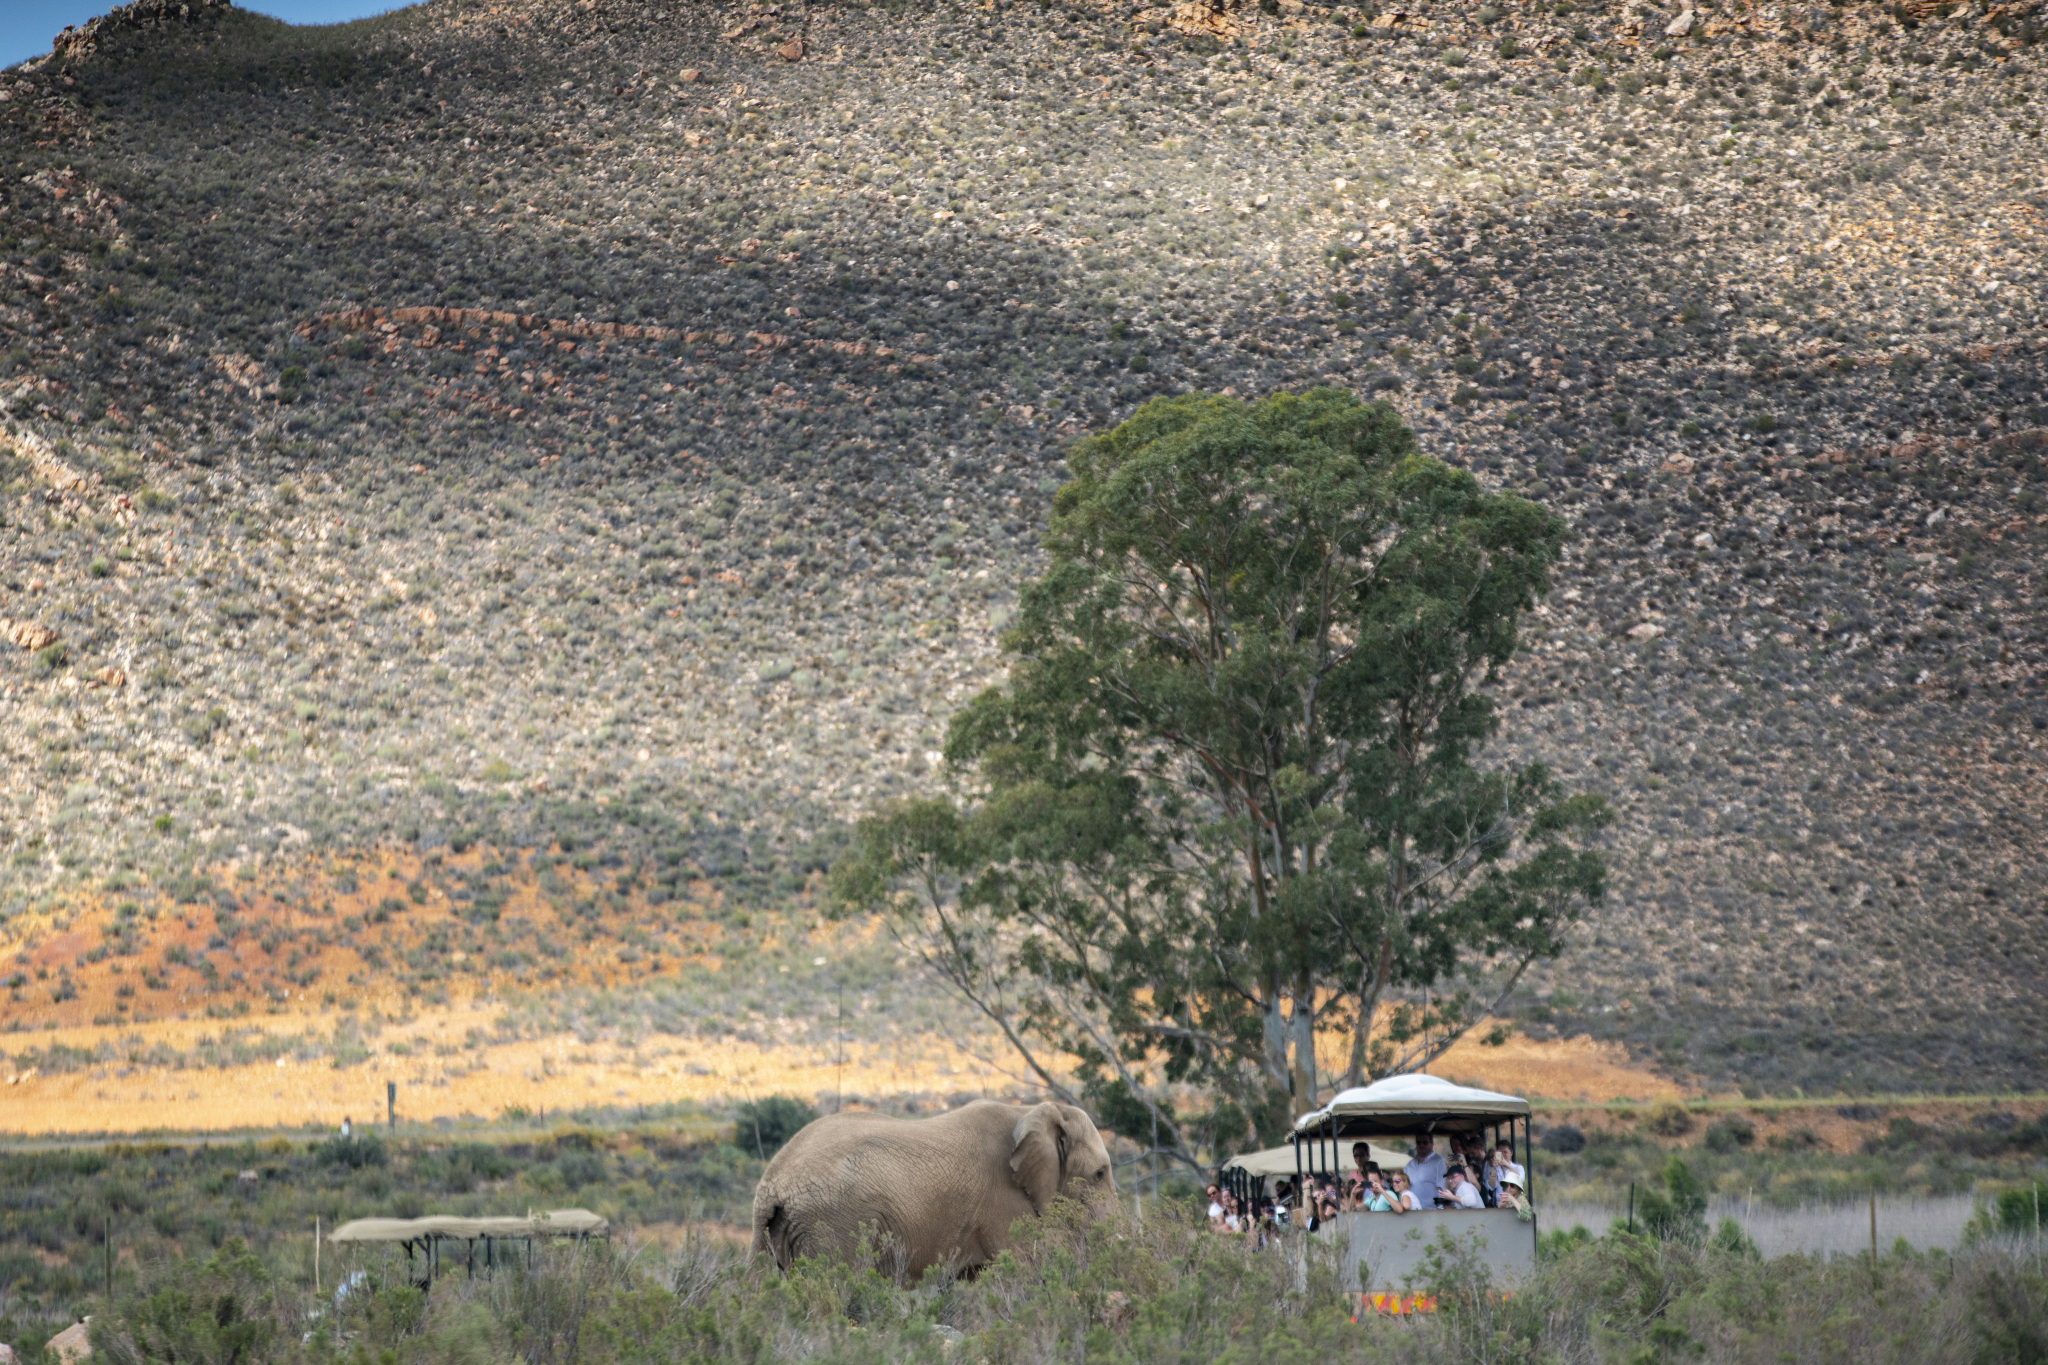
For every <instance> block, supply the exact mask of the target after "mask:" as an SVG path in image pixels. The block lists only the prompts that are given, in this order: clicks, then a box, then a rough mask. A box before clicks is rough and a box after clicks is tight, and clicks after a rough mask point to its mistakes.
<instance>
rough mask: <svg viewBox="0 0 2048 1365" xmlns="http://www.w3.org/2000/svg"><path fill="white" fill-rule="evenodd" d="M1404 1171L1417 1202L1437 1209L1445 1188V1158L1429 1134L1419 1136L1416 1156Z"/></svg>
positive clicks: (1416, 1141) (1424, 1206) (1426, 1207)
mask: <svg viewBox="0 0 2048 1365" xmlns="http://www.w3.org/2000/svg"><path fill="white" fill-rule="evenodd" d="M1402 1169H1403V1170H1404V1171H1406V1172H1407V1173H1408V1188H1409V1189H1411V1190H1413V1191H1415V1202H1416V1203H1417V1204H1420V1205H1421V1206H1422V1207H1423V1208H1425V1209H1433V1208H1435V1207H1436V1197H1437V1195H1438V1194H1440V1193H1442V1191H1443V1187H1444V1158H1443V1153H1441V1152H1439V1151H1437V1149H1436V1139H1435V1138H1433V1137H1431V1136H1430V1135H1429V1134H1427V1133H1422V1134H1420V1135H1418V1136H1417V1137H1416V1139H1415V1155H1414V1156H1412V1157H1410V1158H1409V1159H1408V1164H1407V1165H1406V1166H1404V1167H1402Z"/></svg>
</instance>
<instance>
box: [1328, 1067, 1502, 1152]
mask: <svg viewBox="0 0 2048 1365" xmlns="http://www.w3.org/2000/svg"><path fill="white" fill-rule="evenodd" d="M1528 1116H1529V1101H1527V1100H1525V1099H1522V1098H1520V1097H1518V1096H1515V1095H1501V1094H1496V1093H1495V1092H1493V1091H1491V1090H1475V1089H1473V1088H1472V1087H1471V1086H1467V1085H1453V1084H1451V1083H1450V1082H1449V1081H1447V1080H1444V1079H1443V1078H1442V1077H1440V1076H1421V1075H1412V1074H1411V1075H1406V1076H1388V1077H1386V1078H1384V1079H1382V1080H1377V1081H1374V1082H1373V1083H1372V1084H1371V1085H1364V1086H1356V1087H1353V1088H1352V1089H1350V1090H1345V1091H1341V1092H1339V1094H1338V1095H1337V1096H1336V1098H1334V1099H1332V1100H1331V1101H1330V1102H1329V1103H1328V1104H1326V1105H1324V1106H1323V1107H1322V1108H1320V1109H1318V1110H1316V1111H1315V1112H1314V1113H1310V1114H1303V1115H1302V1116H1301V1117H1300V1118H1298V1119H1296V1120H1295V1121H1294V1131H1295V1132H1297V1133H1308V1132H1313V1131H1314V1130H1316V1129H1318V1128H1321V1127H1323V1126H1324V1125H1325V1124H1326V1123H1328V1122H1329V1121H1330V1120H1331V1119H1335V1120H1337V1131H1338V1135H1339V1136H1340V1137H1345V1136H1350V1135H1352V1134H1354V1133H1359V1134H1363V1133H1368V1132H1371V1133H1384V1134H1396V1133H1420V1132H1428V1131H1430V1130H1432V1129H1436V1130H1443V1131H1452V1132H1459V1131H1465V1130H1468V1129H1476V1128H1479V1127H1483V1126H1484V1125H1485V1124H1487V1123H1490V1122H1499V1121H1504V1120H1507V1119H1511V1118H1527V1117H1528Z"/></svg>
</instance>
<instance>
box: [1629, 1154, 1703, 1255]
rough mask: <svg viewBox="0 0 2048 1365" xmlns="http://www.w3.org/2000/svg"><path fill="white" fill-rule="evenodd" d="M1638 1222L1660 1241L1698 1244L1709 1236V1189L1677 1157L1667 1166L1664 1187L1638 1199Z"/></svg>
mask: <svg viewBox="0 0 2048 1365" xmlns="http://www.w3.org/2000/svg"><path fill="white" fill-rule="evenodd" d="M1636 1221H1637V1222H1638V1223H1640V1224H1641V1225H1642V1227H1643V1228H1644V1230H1645V1231H1647V1232H1648V1233H1649V1234H1650V1236H1652V1237H1655V1238H1656V1239H1657V1240H1658V1241H1660V1242H1685V1243H1687V1244H1689V1245H1697V1244H1698V1243H1700V1242H1702V1241H1704V1240H1706V1235H1707V1188H1706V1186H1705V1185H1702V1184H1701V1183H1700V1180H1699V1177H1698V1176H1695V1175H1694V1174H1693V1173H1692V1168H1691V1167H1690V1166H1687V1165H1686V1164H1685V1162H1684V1161H1682V1160H1680V1159H1679V1158H1678V1157H1675V1156H1674V1157H1672V1158H1671V1160H1670V1161H1668V1162H1666V1163H1665V1166H1664V1188H1663V1189H1661V1190H1645V1191H1643V1193H1642V1195H1641V1197H1640V1198H1638V1199H1637V1201H1636Z"/></svg>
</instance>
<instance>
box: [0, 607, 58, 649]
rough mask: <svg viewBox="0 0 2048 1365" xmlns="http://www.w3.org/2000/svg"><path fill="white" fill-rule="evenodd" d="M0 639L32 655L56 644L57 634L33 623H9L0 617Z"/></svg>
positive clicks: (6, 619) (3, 617) (46, 627)
mask: <svg viewBox="0 0 2048 1365" xmlns="http://www.w3.org/2000/svg"><path fill="white" fill-rule="evenodd" d="M0 639H6V640H9V641H12V642H13V643H14V644H17V645H19V646H21V647H22V648H23V649H25V650H27V651H28V652H29V653H31V654H33V653H35V652H36V651H37V650H39V649H48V648H49V647H50V646H51V645H54V644H56V643H57V632H56V631H54V630H51V629H50V628H49V627H48V626H45V625H41V624H39V623H37V622H35V621H11V620H9V619H8V618H7V617H5V616H0Z"/></svg>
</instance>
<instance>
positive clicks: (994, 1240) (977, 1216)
mask: <svg viewBox="0 0 2048 1365" xmlns="http://www.w3.org/2000/svg"><path fill="white" fill-rule="evenodd" d="M1061 1195H1067V1196H1069V1197H1072V1198H1076V1199H1079V1200H1080V1201H1081V1202H1082V1204H1084V1205H1085V1206H1086V1207H1087V1208H1088V1209H1089V1211H1090V1212H1091V1213H1093V1214H1094V1216H1095V1217H1097V1218H1098V1219H1099V1218H1103V1217H1106V1216H1108V1214H1109V1213H1110V1212H1111V1211H1113V1210H1114V1209H1115V1208H1116V1179H1115V1177H1114V1175H1113V1174H1112V1173H1111V1171H1110V1162H1109V1149H1108V1148H1107V1147H1105V1146H1103V1143H1102V1134H1101V1133H1099V1132H1097V1131H1096V1129H1095V1124H1094V1121H1093V1120H1091V1119H1090V1118H1089V1117H1088V1115H1087V1114H1086V1113H1084V1112H1083V1111H1082V1110H1080V1109H1077V1108H1075V1107H1074V1106H1073V1105H1071V1104H1056V1103H1053V1102H1051V1101H1047V1102H1045V1103H1042V1104H1034V1105H1029V1106H1024V1105H1015V1104H1005V1103H1003V1102H1002V1101H1000V1100H975V1101H974V1102H973V1103H971V1104H965V1105H962V1106H961V1107H960V1108H958V1109H955V1110H953V1111H951V1112H950V1113H945V1114H938V1115H935V1116H933V1117H931V1118H923V1119H898V1118H890V1117H888V1116H886V1115H883V1114H830V1115H827V1116H826V1117H824V1118H821V1119H818V1120H817V1121H815V1122H813V1123H811V1124H809V1125H807V1126H805V1127H804V1128H802V1129H800V1130H798V1132H797V1134H796V1136H795V1137H793V1138H791V1139H790V1140H789V1142H788V1143H787V1144H786V1145H785V1146H784V1147H783V1149H782V1150H781V1151H779V1152H777V1153H776V1154H775V1157H774V1159H773V1160H771V1161H770V1162H769V1163H768V1169H767V1170H765V1171H763V1172H762V1173H761V1183H760V1184H759V1185H758V1186H756V1187H755V1189H754V1254H756V1255H762V1254H768V1255H773V1256H774V1257H775V1262H776V1264H777V1265H779V1266H780V1267H781V1268H782V1269H784V1270H788V1269H789V1268H790V1267H791V1266H792V1265H794V1264H795V1263H796V1260H797V1258H798V1257H800V1256H812V1255H816V1254H818V1253H820V1252H829V1251H833V1250H843V1249H848V1248H851V1247H852V1246H853V1244H854V1241H855V1239H856V1237H857V1236H858V1233H859V1229H860V1227H861V1226H862V1225H863V1224H866V1225H868V1226H870V1227H872V1228H874V1229H875V1231H876V1232H877V1233H878V1234H886V1235H887V1236H888V1237H889V1238H890V1239H891V1241H892V1245H893V1248H894V1252H895V1256H896V1259H897V1264H898V1268H899V1269H900V1271H901V1273H902V1274H903V1275H904V1276H905V1277H906V1278H907V1279H912V1280H914V1279H916V1278H917V1277H918V1276H920V1275H922V1274H923V1273H924V1272H925V1270H926V1268H927V1267H930V1266H934V1265H943V1266H946V1267H949V1268H950V1269H952V1270H954V1271H959V1272H969V1273H971V1272H972V1271H974V1270H976V1269H978V1268H979V1267H981V1266H983V1265H985V1264H987V1263H988V1262H989V1261H990V1260H991V1259H993V1258H994V1257H995V1255H996V1253H997V1252H999V1251H1001V1250H1002V1249H1003V1248H1004V1247H1006V1246H1008V1245H1009V1244H1010V1225H1011V1224H1013V1223H1015V1222H1016V1221H1017V1220H1018V1219H1020V1218H1026V1217H1034V1216H1036V1215H1039V1214H1042V1213H1044V1212H1045V1210H1046V1206H1047V1205H1049V1204H1051V1203H1052V1201H1053V1200H1054V1199H1055V1198H1057V1197H1059V1196H1061Z"/></svg>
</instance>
